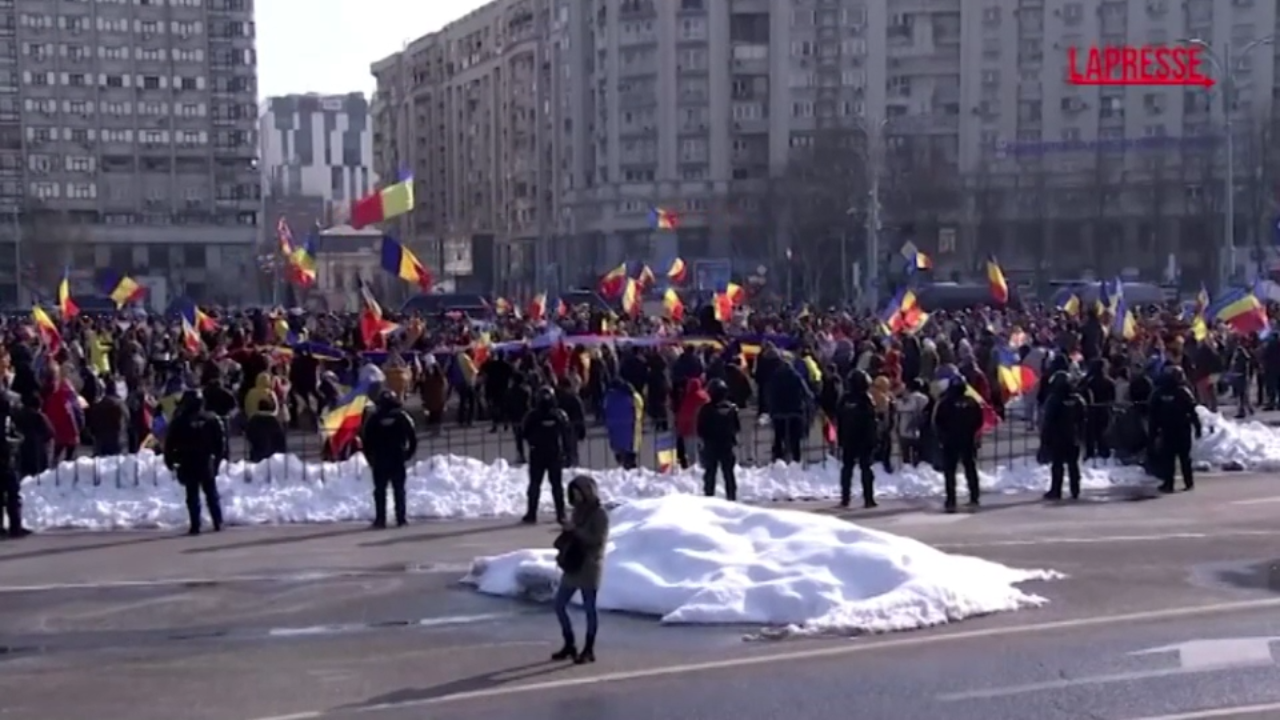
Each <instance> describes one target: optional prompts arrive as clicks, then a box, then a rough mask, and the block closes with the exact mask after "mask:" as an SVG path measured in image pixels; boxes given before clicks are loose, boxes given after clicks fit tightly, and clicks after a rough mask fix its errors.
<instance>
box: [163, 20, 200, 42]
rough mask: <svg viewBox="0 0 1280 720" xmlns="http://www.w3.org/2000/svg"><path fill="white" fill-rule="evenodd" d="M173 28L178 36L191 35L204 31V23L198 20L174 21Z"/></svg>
mask: <svg viewBox="0 0 1280 720" xmlns="http://www.w3.org/2000/svg"><path fill="white" fill-rule="evenodd" d="M171 28H172V30H173V32H174V34H176V35H177V36H178V37H184V38H185V37H191V36H193V35H199V34H201V33H203V32H204V23H202V22H200V21H198V20H196V21H192V22H178V21H176V20H175V21H174V22H173V24H172V25H171Z"/></svg>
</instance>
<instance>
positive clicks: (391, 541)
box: [360, 523, 553, 547]
mask: <svg viewBox="0 0 1280 720" xmlns="http://www.w3.org/2000/svg"><path fill="white" fill-rule="evenodd" d="M434 527H435V528H436V530H435V531H434V532H426V533H417V534H415V535H395V536H392V537H389V538H387V539H385V540H374V541H372V542H366V543H360V547H387V546H390V545H404V544H407V543H416V542H431V541H432V540H451V539H453V538H460V537H467V536H468V535H485V534H488V533H492V532H501V531H503V530H513V529H515V528H518V527H523V526H522V525H520V524H518V523H510V524H507V523H504V524H501V525H486V526H484V527H471V528H462V529H460V530H444V529H443V528H444V527H446V526H444V525H435V526H434ZM549 527H553V526H549Z"/></svg>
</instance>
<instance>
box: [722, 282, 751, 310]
mask: <svg viewBox="0 0 1280 720" xmlns="http://www.w3.org/2000/svg"><path fill="white" fill-rule="evenodd" d="M724 296H725V297H727V298H729V302H731V303H733V304H734V305H735V306H737V305H741V304H743V303H745V302H746V301H747V291H746V290H743V289H742V286H741V285H739V284H737V283H729V284H727V285H725V286H724Z"/></svg>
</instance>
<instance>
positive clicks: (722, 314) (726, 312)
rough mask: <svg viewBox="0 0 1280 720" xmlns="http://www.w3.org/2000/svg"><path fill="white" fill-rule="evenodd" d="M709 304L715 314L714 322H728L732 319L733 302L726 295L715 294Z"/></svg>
mask: <svg viewBox="0 0 1280 720" xmlns="http://www.w3.org/2000/svg"><path fill="white" fill-rule="evenodd" d="M711 303H712V307H713V309H714V310H715V313H716V320H719V321H720V322H729V321H730V320H732V319H733V300H731V299H730V298H729V294H728V293H722V292H721V293H716V294H715V297H714V298H712V300H711Z"/></svg>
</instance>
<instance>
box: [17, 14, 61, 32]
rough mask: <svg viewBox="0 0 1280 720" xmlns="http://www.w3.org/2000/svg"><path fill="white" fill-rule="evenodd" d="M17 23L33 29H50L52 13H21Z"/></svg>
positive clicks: (52, 21)
mask: <svg viewBox="0 0 1280 720" xmlns="http://www.w3.org/2000/svg"><path fill="white" fill-rule="evenodd" d="M18 23H19V24H20V25H22V27H25V28H31V29H33V30H52V29H53V23H54V20H53V16H52V15H37V14H34V13H23V14H22V17H21V18H19V20H18Z"/></svg>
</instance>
